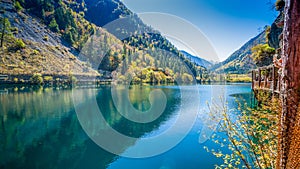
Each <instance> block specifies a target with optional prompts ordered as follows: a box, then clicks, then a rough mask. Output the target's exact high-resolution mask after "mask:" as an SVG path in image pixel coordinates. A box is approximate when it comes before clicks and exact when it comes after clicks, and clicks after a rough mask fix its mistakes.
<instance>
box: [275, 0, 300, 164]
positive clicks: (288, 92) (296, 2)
mask: <svg viewBox="0 0 300 169" xmlns="http://www.w3.org/2000/svg"><path fill="white" fill-rule="evenodd" d="M285 3H286V6H285V11H284V14H285V18H284V30H283V50H282V59H283V71H282V77H281V83H282V93H281V98H282V113H281V115H280V126H279V127H280V128H279V130H280V134H279V135H280V136H279V147H278V161H277V168H278V169H298V168H300V111H299V110H300V109H299V100H300V0H286V1H285Z"/></svg>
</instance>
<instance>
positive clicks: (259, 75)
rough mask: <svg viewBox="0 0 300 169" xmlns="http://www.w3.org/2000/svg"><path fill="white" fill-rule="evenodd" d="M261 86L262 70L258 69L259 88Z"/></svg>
mask: <svg viewBox="0 0 300 169" xmlns="http://www.w3.org/2000/svg"><path fill="white" fill-rule="evenodd" d="M260 85H261V70H260V68H258V87H259V88H260Z"/></svg>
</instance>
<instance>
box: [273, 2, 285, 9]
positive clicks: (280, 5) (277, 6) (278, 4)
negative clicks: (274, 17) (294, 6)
mask: <svg viewBox="0 0 300 169" xmlns="http://www.w3.org/2000/svg"><path fill="white" fill-rule="evenodd" d="M284 6H285V2H284V0H277V1H276V2H275V8H276V10H277V11H281V10H283V8H284Z"/></svg>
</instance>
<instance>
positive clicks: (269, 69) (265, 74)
mask: <svg viewBox="0 0 300 169" xmlns="http://www.w3.org/2000/svg"><path fill="white" fill-rule="evenodd" d="M279 77H280V74H279V73H278V68H276V67H275V66H274V65H270V66H265V67H260V68H258V69H256V70H252V89H253V90H266V91H270V92H272V93H280V88H281V86H280V82H279V79H280V78H279Z"/></svg>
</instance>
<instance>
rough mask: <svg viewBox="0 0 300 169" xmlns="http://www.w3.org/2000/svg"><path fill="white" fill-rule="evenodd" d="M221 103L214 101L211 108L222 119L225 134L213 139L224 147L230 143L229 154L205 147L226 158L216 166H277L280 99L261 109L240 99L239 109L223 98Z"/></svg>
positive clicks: (218, 118)
mask: <svg viewBox="0 0 300 169" xmlns="http://www.w3.org/2000/svg"><path fill="white" fill-rule="evenodd" d="M221 102H222V104H221V105H220V104H213V105H210V106H209V108H210V115H211V116H212V118H213V119H215V120H217V121H218V120H221V123H220V124H219V126H220V128H219V132H222V133H224V134H225V135H226V137H222V136H216V135H214V136H213V137H212V139H213V141H214V142H215V143H216V144H219V145H220V146H221V147H224V146H228V147H227V148H228V149H229V150H230V153H228V152H227V151H226V153H224V152H225V151H222V150H221V149H219V150H215V149H212V150H209V148H208V147H205V149H206V150H207V151H209V152H211V153H212V154H213V155H215V156H216V157H218V158H222V159H223V164H221V165H219V166H216V168H247V169H252V168H253V169H254V168H260V169H271V168H275V166H276V153H277V145H278V144H277V143H278V140H277V135H278V130H277V125H278V123H279V119H278V116H277V114H278V112H277V111H278V110H279V109H280V107H278V105H280V104H278V103H279V100H276V99H275V100H272V101H271V102H272V103H271V104H269V105H267V106H264V107H261V108H250V107H249V106H248V105H247V104H242V103H245V102H244V101H243V100H240V101H237V103H238V109H237V110H228V108H227V106H226V104H225V103H224V101H223V100H222V101H221ZM269 102H270V100H269Z"/></svg>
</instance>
